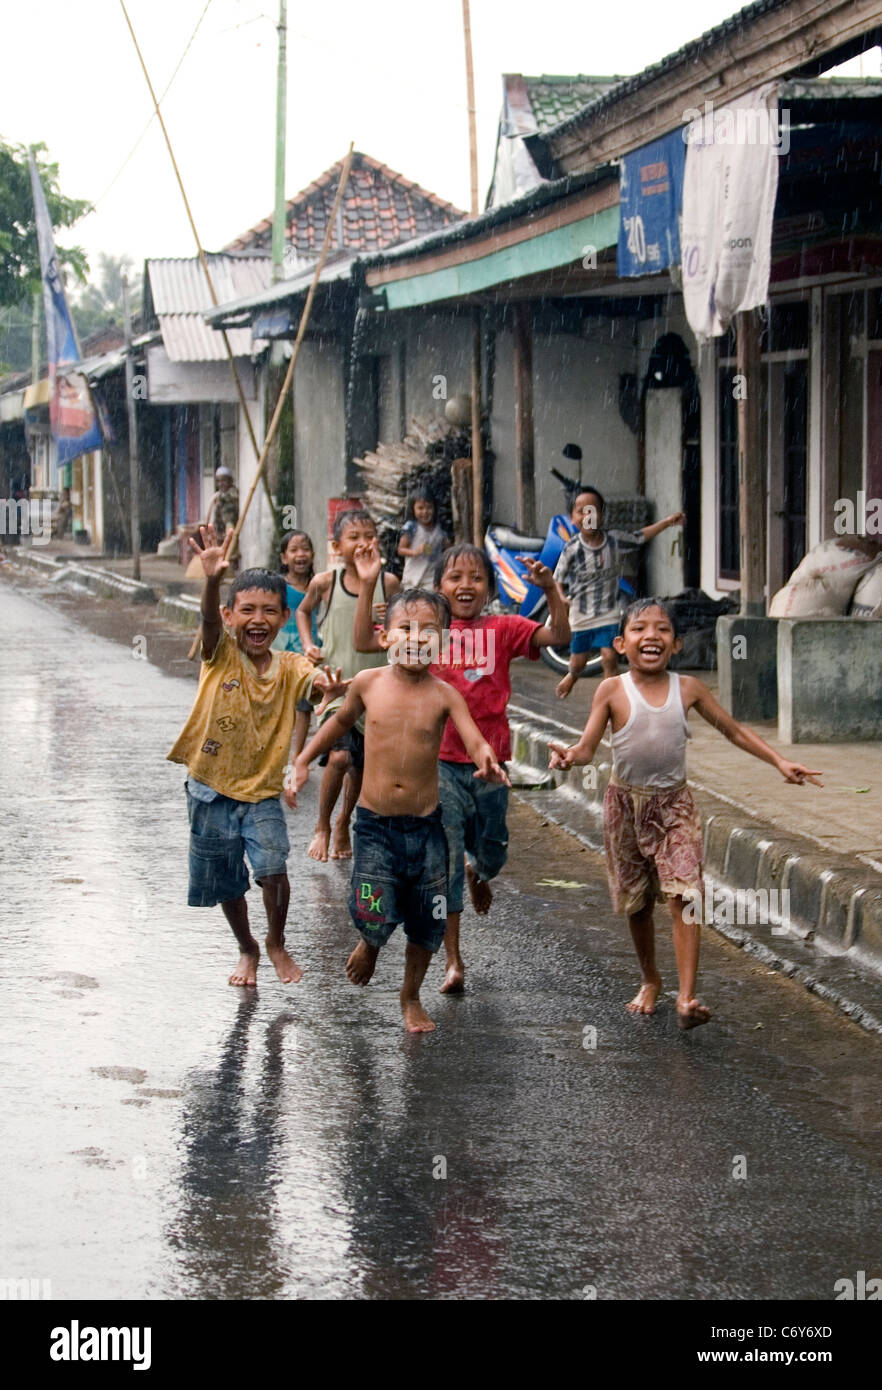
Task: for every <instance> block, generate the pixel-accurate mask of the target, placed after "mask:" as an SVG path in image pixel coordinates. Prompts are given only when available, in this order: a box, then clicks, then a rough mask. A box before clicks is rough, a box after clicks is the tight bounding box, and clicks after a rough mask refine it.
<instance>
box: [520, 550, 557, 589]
mask: <svg viewBox="0 0 882 1390" xmlns="http://www.w3.org/2000/svg"><path fill="white" fill-rule="evenodd" d="M517 558H518V559H519V560H520V561H521V562H522V564H523V565H524V568H525V569H526V571H527V574H528V575H529V577H530V583H531V584H535V586H536V588H537V589H550V588H551V586H552V584H553V583H554V575H553V574H552V572H551V570H550V569H549V568H548V566H547V565H543V563H542V561H541V560H537V559H536V557H535V556H534V555H518V557H517Z"/></svg>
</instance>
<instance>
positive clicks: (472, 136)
mask: <svg viewBox="0 0 882 1390" xmlns="http://www.w3.org/2000/svg"><path fill="white" fill-rule="evenodd" d="M462 28H463V37H464V38H465V60H466V100H467V103H468V109H469V172H470V174H471V189H472V217H477V215H478V134H477V129H476V125H475V70H474V67H473V65H472V19H471V14H470V13H469V0H462Z"/></svg>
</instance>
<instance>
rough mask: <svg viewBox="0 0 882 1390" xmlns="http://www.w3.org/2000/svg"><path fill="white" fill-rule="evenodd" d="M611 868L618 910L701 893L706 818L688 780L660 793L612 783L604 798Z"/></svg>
mask: <svg viewBox="0 0 882 1390" xmlns="http://www.w3.org/2000/svg"><path fill="white" fill-rule="evenodd" d="M603 841H604V846H605V848H606V872H607V877H608V878H609V891H610V896H611V897H612V901H613V909H614V911H616V912H622V913H625V914H626V915H627V916H630V915H631V913H634V912H639V910H640V909H641V908H642V907H644V906H645V905H646V903H651V902H653V900H657V901H659V902H663V901H664V899H665V898H671V897H678V896H686V895H692V894H694V893H698V894H700V893H701V892H702V881H701V867H702V849H703V845H702V836H701V821H700V820H699V818H698V812H697V810H696V809H695V802H694V801H693V800H692V794H691V792H690V791H689V788H688V787H687V786H686V783H685V782H682V783H681V784H680V786H678V787H671V788H670V789H666V790H664V791H659V789H658V788H657V787H628V786H625V785H624V784H622V783H618V782H610V784H609V786H608V787H607V789H606V795H605V796H604V798H603Z"/></svg>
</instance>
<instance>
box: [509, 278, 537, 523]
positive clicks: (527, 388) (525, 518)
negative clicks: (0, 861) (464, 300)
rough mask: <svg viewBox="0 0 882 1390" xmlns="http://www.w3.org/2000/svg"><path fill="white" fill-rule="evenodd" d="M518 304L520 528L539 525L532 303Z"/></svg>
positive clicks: (516, 380)
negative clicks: (537, 511) (534, 445)
mask: <svg viewBox="0 0 882 1390" xmlns="http://www.w3.org/2000/svg"><path fill="white" fill-rule="evenodd" d="M513 308H514V388H515V469H516V475H517V493H518V495H517V518H518V528H519V530H521V531H523V532H524V534H525V535H528V536H532V535H533V533H534V531H535V529H536V476H535V465H534V455H533V336H532V334H533V325H532V320H531V315H530V306H529V305H528V304H520V303H519V304H515V305H514V306H513Z"/></svg>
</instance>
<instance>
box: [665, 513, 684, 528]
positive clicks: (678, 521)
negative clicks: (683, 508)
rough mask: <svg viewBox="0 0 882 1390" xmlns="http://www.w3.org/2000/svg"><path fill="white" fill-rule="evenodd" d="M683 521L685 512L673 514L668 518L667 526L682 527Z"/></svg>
mask: <svg viewBox="0 0 882 1390" xmlns="http://www.w3.org/2000/svg"><path fill="white" fill-rule="evenodd" d="M685 521H686V513H685V512H673V513H672V514H671V515H670V516H669V517H668V525H669V526H682V525H683V524H684V522H685Z"/></svg>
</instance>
